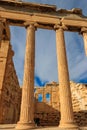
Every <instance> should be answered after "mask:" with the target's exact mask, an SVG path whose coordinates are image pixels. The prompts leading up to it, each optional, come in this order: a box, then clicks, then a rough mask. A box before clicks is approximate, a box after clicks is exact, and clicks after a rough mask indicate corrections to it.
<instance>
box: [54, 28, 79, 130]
mask: <svg viewBox="0 0 87 130" xmlns="http://www.w3.org/2000/svg"><path fill="white" fill-rule="evenodd" d="M55 29H56V48H57V61H58V77H59V95H60V112H61V120H60V125H59V127H60V128H64V129H65V128H66V129H70V130H72V129H78V128H77V126H76V125H75V122H74V118H73V109H72V99H71V91H70V81H69V72H68V64H67V56H66V48H65V41H64V31H63V27H62V26H56V28H55Z"/></svg>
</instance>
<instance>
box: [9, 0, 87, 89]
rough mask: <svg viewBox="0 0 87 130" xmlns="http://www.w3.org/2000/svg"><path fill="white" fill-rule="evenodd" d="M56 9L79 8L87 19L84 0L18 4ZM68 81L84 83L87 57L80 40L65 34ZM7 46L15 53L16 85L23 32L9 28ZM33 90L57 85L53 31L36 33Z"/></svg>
mask: <svg viewBox="0 0 87 130" xmlns="http://www.w3.org/2000/svg"><path fill="white" fill-rule="evenodd" d="M22 1H27V2H28V1H29V2H35V3H43V4H50V5H56V6H57V8H58V9H60V8H64V9H72V8H81V9H82V10H83V14H84V15H85V16H87V0H22ZM65 42H66V50H67V59H68V66H69V75H70V80H73V81H75V82H83V83H84V82H86V83H87V57H86V56H85V52H84V43H83V38H82V36H81V35H79V34H78V33H71V32H65ZM11 44H12V48H13V50H14V51H15V55H14V64H15V68H16V72H17V75H18V79H19V82H20V85H22V81H23V70H24V53H25V44H26V29H25V28H21V27H11ZM35 46H36V47H35V86H43V85H45V83H47V82H52V81H56V82H58V70H57V58H56V38H55V31H52V30H51V31H49V30H44V29H37V31H36V43H35Z"/></svg>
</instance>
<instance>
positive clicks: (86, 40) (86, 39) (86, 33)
mask: <svg viewBox="0 0 87 130" xmlns="http://www.w3.org/2000/svg"><path fill="white" fill-rule="evenodd" d="M81 33H82V35H83V40H84V49H85V54H86V56H87V28H85V27H83V28H82V29H81Z"/></svg>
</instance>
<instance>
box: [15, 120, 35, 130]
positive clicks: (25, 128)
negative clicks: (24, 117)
mask: <svg viewBox="0 0 87 130" xmlns="http://www.w3.org/2000/svg"><path fill="white" fill-rule="evenodd" d="M34 128H35V124H34V123H21V122H18V123H17V125H16V127H15V129H16V130H29V129H34Z"/></svg>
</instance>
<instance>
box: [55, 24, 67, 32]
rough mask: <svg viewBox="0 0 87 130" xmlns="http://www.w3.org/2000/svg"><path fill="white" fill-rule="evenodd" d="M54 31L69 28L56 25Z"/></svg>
mask: <svg viewBox="0 0 87 130" xmlns="http://www.w3.org/2000/svg"><path fill="white" fill-rule="evenodd" d="M54 29H55V30H60V29H62V30H64V31H65V30H68V27H67V26H65V25H59V24H55V25H54Z"/></svg>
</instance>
